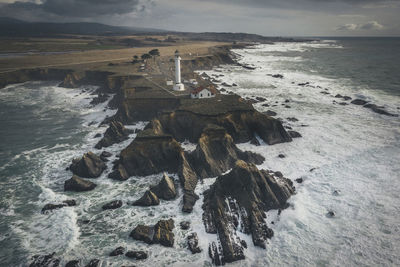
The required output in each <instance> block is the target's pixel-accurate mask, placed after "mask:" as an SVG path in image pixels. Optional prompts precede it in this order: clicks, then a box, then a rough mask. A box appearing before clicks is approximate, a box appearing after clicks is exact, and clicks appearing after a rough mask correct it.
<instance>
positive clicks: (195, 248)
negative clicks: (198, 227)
mask: <svg viewBox="0 0 400 267" xmlns="http://www.w3.org/2000/svg"><path fill="white" fill-rule="evenodd" d="M187 243H188V247H189V250H190V251H191V252H192V254H196V253H200V252H201V251H202V249H201V248H200V247H199V238H198V236H197V233H191V234H190V235H189V236H188V237H187Z"/></svg>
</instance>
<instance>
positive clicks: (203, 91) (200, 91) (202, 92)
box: [190, 86, 217, 98]
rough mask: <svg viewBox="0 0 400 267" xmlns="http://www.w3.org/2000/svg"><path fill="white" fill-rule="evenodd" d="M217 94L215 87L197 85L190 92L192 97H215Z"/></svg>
mask: <svg viewBox="0 0 400 267" xmlns="http://www.w3.org/2000/svg"><path fill="white" fill-rule="evenodd" d="M216 94H217V91H216V90H215V89H214V88H211V87H207V88H204V87H201V86H200V87H197V88H196V89H194V90H193V91H192V92H191V93H190V97H191V98H211V97H215V95H216Z"/></svg>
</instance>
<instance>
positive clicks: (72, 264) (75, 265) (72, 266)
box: [65, 260, 81, 267]
mask: <svg viewBox="0 0 400 267" xmlns="http://www.w3.org/2000/svg"><path fill="white" fill-rule="evenodd" d="M80 263H81V262H80V260H71V261H69V262H67V263H66V264H65V267H79V266H81V264H80Z"/></svg>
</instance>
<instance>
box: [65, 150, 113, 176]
mask: <svg viewBox="0 0 400 267" xmlns="http://www.w3.org/2000/svg"><path fill="white" fill-rule="evenodd" d="M69 169H70V170H71V171H72V172H73V173H74V174H76V175H78V176H80V177H85V178H97V177H99V176H100V175H101V174H102V172H103V171H104V170H105V169H106V164H105V163H104V162H103V161H102V160H101V158H100V157H99V156H97V155H96V154H94V153H92V152H88V153H86V154H84V155H83V156H82V158H80V159H73V160H72V164H71V166H70V167H69Z"/></svg>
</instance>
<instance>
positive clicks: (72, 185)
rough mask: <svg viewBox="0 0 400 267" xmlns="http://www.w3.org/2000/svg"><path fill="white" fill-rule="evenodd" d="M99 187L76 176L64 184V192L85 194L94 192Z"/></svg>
mask: <svg viewBox="0 0 400 267" xmlns="http://www.w3.org/2000/svg"><path fill="white" fill-rule="evenodd" d="M96 186H97V185H96V184H95V183H92V182H90V181H87V180H84V179H82V178H80V177H78V176H76V175H74V176H72V178H71V179H69V180H66V181H65V183H64V191H74V192H83V191H90V190H93V189H94V188H95V187H96Z"/></svg>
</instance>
